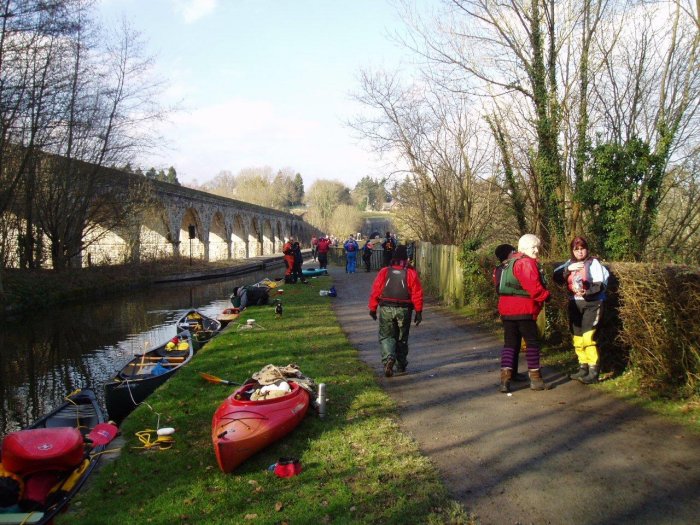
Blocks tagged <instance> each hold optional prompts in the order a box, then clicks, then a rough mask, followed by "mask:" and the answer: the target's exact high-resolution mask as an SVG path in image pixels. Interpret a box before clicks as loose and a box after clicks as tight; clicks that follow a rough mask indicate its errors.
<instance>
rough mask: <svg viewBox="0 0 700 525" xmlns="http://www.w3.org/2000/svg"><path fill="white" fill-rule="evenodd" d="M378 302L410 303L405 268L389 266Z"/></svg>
mask: <svg viewBox="0 0 700 525" xmlns="http://www.w3.org/2000/svg"><path fill="white" fill-rule="evenodd" d="M379 302H380V304H381V303H385V302H389V303H406V304H411V292H410V291H409V289H408V283H407V280H406V268H401V269H397V268H391V267H390V268H389V270H388V272H387V274H386V282H385V283H384V289H383V290H382V293H381V295H380V296H379Z"/></svg>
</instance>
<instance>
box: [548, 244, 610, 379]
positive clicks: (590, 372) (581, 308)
mask: <svg viewBox="0 0 700 525" xmlns="http://www.w3.org/2000/svg"><path fill="white" fill-rule="evenodd" d="M608 275H609V273H608V270H607V269H606V268H605V266H603V265H602V264H601V263H600V261H599V260H598V259H597V258H596V257H592V256H591V255H590V254H589V252H588V242H587V241H586V239H585V238H583V237H576V238H574V240H572V241H571V259H569V260H568V261H566V262H565V263H564V264H562V265H561V266H559V267H557V268H555V269H554V281H555V282H557V283H558V284H564V285H566V287H567V288H568V290H569V303H568V314H569V329H570V330H571V335H572V338H573V344H574V351H575V352H576V357H578V362H579V369H578V372H576V373H575V374H572V375H571V376H569V377H570V378H571V379H577V380H578V381H581V382H582V383H584V384H586V385H589V384H591V383H596V382H597V381H598V374H599V372H600V359H599V355H598V346H597V344H596V332H597V331H598V326H600V322H601V319H602V314H603V302H604V301H605V299H606V297H605V285H606V283H607V281H608Z"/></svg>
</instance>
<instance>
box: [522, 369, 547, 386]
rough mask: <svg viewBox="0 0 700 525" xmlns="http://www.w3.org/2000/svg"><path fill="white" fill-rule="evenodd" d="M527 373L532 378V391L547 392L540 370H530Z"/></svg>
mask: <svg viewBox="0 0 700 525" xmlns="http://www.w3.org/2000/svg"><path fill="white" fill-rule="evenodd" d="M527 373H528V374H529V376H530V389H531V390H547V385H546V384H545V382H544V380H543V379H542V374H541V373H540V369H539V368H536V369H535V370H528V371H527Z"/></svg>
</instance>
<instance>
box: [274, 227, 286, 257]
mask: <svg viewBox="0 0 700 525" xmlns="http://www.w3.org/2000/svg"><path fill="white" fill-rule="evenodd" d="M282 246H284V238H283V237H282V224H281V223H280V221H277V222H276V223H275V253H280V252H281V251H282Z"/></svg>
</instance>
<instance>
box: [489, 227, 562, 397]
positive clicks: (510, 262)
mask: <svg viewBox="0 0 700 525" xmlns="http://www.w3.org/2000/svg"><path fill="white" fill-rule="evenodd" d="M539 248H540V240H539V239H538V238H537V236H535V235H532V234H529V233H528V234H525V235H523V236H522V237H520V240H519V241H518V251H517V252H516V253H514V254H512V255H510V257H509V258H508V259H507V260H506V264H505V266H504V268H503V269H502V271H501V272H500V279H499V282H498V285H499V286H498V295H499V297H498V313H499V314H500V316H501V322H502V323H503V349H502V350H501V384H500V391H501V392H503V393H504V394H505V393H508V392H510V382H511V379H512V377H513V367H514V365H515V363H514V361H515V353H516V349H517V348H519V347H520V341H521V338H524V339H525V346H526V348H525V357H526V360H527V368H528V375H529V376H530V388H531V389H532V390H545V389H546V388H547V385H546V384H545V382H544V380H543V379H542V374H541V372H540V341H539V337H538V333H537V321H536V319H537V316H538V315H539V313H540V311H541V310H542V307H543V305H544V302H545V301H547V300H549V297H550V293H549V290H547V288H546V287H545V283H544V277H543V275H542V271H541V270H540V266H539V265H538V263H537V255H538V253H539ZM494 276H495V272H494ZM494 280H495V277H494Z"/></svg>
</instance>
